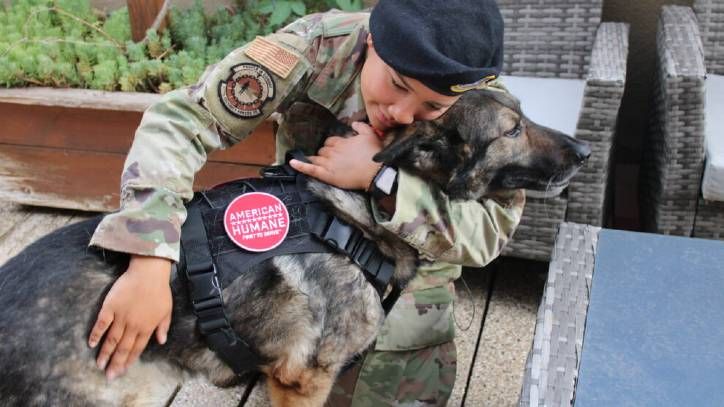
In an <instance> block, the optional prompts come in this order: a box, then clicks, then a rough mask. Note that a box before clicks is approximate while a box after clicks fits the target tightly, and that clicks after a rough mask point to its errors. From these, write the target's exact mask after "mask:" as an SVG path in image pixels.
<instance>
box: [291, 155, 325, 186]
mask: <svg viewBox="0 0 724 407" xmlns="http://www.w3.org/2000/svg"><path fill="white" fill-rule="evenodd" d="M308 158H309V161H311V164H310V163H304V162H301V161H299V160H290V161H289V165H291V166H292V168H294V169H295V170H297V171H299V172H301V173H302V174H304V175H308V176H310V177H312V178H316V179H318V180H320V181H324V180H325V178H326V177H327V176H328V174H329V173H328V171H327V170H326V169H325V168H324V167H322V166H321V165H319V164H320V163H321V162H323V159H322V158H321V157H318V156H311V157H308Z"/></svg>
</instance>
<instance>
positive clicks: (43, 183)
mask: <svg viewBox="0 0 724 407" xmlns="http://www.w3.org/2000/svg"><path fill="white" fill-rule="evenodd" d="M361 6H362V4H361V2H360V1H359V0H354V1H351V0H305V1H302V0H262V1H255V0H242V1H239V2H238V4H237V7H236V8H233V9H231V8H222V9H219V10H218V11H216V12H215V13H211V14H205V13H204V9H203V6H202V4H201V1H199V0H197V1H196V3H195V5H194V6H193V7H191V8H189V9H185V10H179V9H174V8H171V9H170V13H169V14H170V15H169V17H170V18H169V24H168V28H167V29H166V30H164V31H162V32H160V33H157V32H156V31H155V30H153V29H150V30H148V31H147V32H146V36H145V38H144V39H143V40H142V41H139V42H133V41H132V40H131V25H130V22H129V13H128V8H126V7H124V8H121V9H118V10H115V11H113V12H111V13H110V14H107V15H106V14H105V13H102V12H100V11H98V10H95V9H93V8H92V7H91V5H90V2H89V0H17V1H13V2H11V3H10V4H9V5H6V6H4V7H3V6H2V4H0V117H1V118H2V119H0V122H1V123H2V125H1V126H0V196H1V197H2V199H4V200H12V201H15V202H20V203H24V204H32V205H43V206H53V207H63V208H73V209H83V210H110V209H113V208H115V207H117V205H118V185H119V182H120V173H121V169H122V165H123V160H124V158H125V154H126V152H127V150H128V148H129V146H130V143H131V140H132V137H133V133H134V130H135V128H136V127H137V126H138V123H139V122H140V119H141V115H142V112H143V111H144V110H145V108H146V107H147V106H148V105H150V104H151V103H153V102H154V101H155V100H157V99H158V98H160V94H162V93H164V92H167V91H170V90H172V89H176V88H178V87H181V86H185V85H188V84H192V83H194V82H195V81H196V80H197V79H198V77H199V76H200V74H201V73H202V71H203V69H204V68H205V67H206V66H207V65H208V64H211V63H214V62H216V61H218V60H220V59H221V58H222V57H224V56H225V55H226V54H227V53H228V52H230V51H231V50H233V49H234V48H236V47H238V46H240V45H242V44H244V43H246V42H248V41H250V40H251V39H253V38H254V37H255V36H257V35H263V34H265V33H268V32H271V31H273V30H275V29H277V28H279V27H281V26H282V25H283V24H286V23H287V22H289V21H291V20H293V19H294V18H297V17H298V16H300V15H304V14H306V13H308V12H313V11H320V10H324V9H327V8H330V7H337V8H344V9H360V8H361ZM273 146H274V141H273V136H272V125H271V123H266V124H265V125H264V126H262V128H260V129H259V130H257V131H256V132H254V134H252V135H251V136H250V137H249V138H247V139H246V140H245V141H244V142H242V143H241V144H240V145H238V146H236V147H234V148H232V149H229V150H227V151H221V152H217V153H216V154H213V155H212V156H211V157H210V159H209V163H208V164H207V166H206V167H205V169H204V170H203V171H202V172H201V173H200V174H199V175H198V177H197V180H196V187H197V188H203V187H208V186H211V185H215V184H217V183H219V182H221V181H224V180H228V179H230V178H235V177H246V176H254V175H256V174H257V173H258V169H259V167H260V166H262V165H266V164H269V163H270V162H272V161H273V157H274V147H273Z"/></svg>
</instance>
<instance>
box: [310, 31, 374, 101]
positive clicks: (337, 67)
mask: <svg viewBox="0 0 724 407" xmlns="http://www.w3.org/2000/svg"><path fill="white" fill-rule="evenodd" d="M367 33H368V30H367V27H366V26H365V25H362V24H361V25H360V26H359V27H357V28H356V29H355V30H354V31H352V32H351V33H350V34H349V36H348V37H347V39H346V40H344V42H342V43H341V45H339V46H338V47H336V49H335V51H334V55H332V57H331V58H330V59H329V61H327V63H326V64H325V65H324V67H323V68H322V70H321V71H320V72H319V75H318V76H317V78H316V79H315V80H314V82H312V84H311V85H310V87H309V90H308V91H307V96H309V98H310V99H311V100H313V101H314V102H316V103H319V104H320V105H322V106H324V107H325V108H327V109H331V108H332V106H333V105H334V104H335V103H336V102H337V100H338V99H339V97H340V95H342V93H343V92H344V91H345V90H346V89H347V88H348V87H349V86H350V84H351V83H352V82H353V81H354V80H356V79H357V77H358V75H359V72H360V70H361V69H362V65H363V64H364V60H365V53H366V50H367V45H366V39H367Z"/></svg>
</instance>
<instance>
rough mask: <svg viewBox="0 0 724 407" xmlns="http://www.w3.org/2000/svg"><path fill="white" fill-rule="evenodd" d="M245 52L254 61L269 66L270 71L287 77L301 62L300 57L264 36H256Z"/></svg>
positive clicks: (284, 77) (283, 77)
mask: <svg viewBox="0 0 724 407" xmlns="http://www.w3.org/2000/svg"><path fill="white" fill-rule="evenodd" d="M244 53H245V54H246V55H247V56H248V57H249V58H251V59H253V60H254V61H256V62H258V63H260V64H261V65H263V66H265V67H266V68H269V70H270V71H272V72H274V73H275V74H277V75H279V76H280V77H281V78H282V79H286V77H287V76H289V73H290V72H292V70H293V69H294V67H295V66H296V65H297V63H298V62H299V57H298V56H297V55H295V54H294V53H293V52H291V51H288V50H286V49H284V47H282V46H280V45H278V44H275V43H273V42H271V41H269V40H267V39H265V38H264V37H256V38H255V39H254V41H252V42H251V43H249V46H248V47H247V48H246V49H244Z"/></svg>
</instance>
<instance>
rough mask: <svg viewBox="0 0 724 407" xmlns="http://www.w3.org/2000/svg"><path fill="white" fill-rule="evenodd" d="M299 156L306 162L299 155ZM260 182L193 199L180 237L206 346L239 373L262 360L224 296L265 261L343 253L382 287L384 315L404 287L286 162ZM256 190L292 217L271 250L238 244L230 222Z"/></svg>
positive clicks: (181, 271) (181, 272) (182, 265)
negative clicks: (234, 323)
mask: <svg viewBox="0 0 724 407" xmlns="http://www.w3.org/2000/svg"><path fill="white" fill-rule="evenodd" d="M295 158H298V159H304V158H303V157H300V156H298V155H297V156H295ZM262 176H263V177H262V178H250V179H242V180H236V181H232V182H229V183H226V184H223V185H221V186H218V187H216V188H213V189H211V190H208V191H204V192H199V193H197V194H195V196H194V198H193V199H192V200H191V202H190V203H189V205H188V206H187V210H188V217H187V219H186V222H185V223H184V225H183V227H182V233H181V261H180V262H179V264H178V266H177V273H178V276H180V277H182V278H185V279H186V281H187V285H188V290H189V297H190V299H191V306H192V308H193V311H194V314H195V315H196V317H197V318H198V319H197V325H198V328H199V331H200V332H201V334H202V335H203V336H204V337H205V339H206V341H207V344H208V346H209V348H211V349H212V350H213V351H214V352H216V354H217V355H218V356H219V357H220V358H221V359H222V360H223V361H224V362H225V363H226V364H228V365H229V366H230V367H231V368H232V370H233V371H234V372H235V373H236V374H243V373H246V372H249V371H253V370H256V368H257V367H258V366H260V365H261V364H262V363H264V360H263V359H262V358H261V357H260V356H259V354H258V353H257V352H256V351H255V350H254V349H251V348H250V346H249V345H248V344H247V343H246V342H245V341H244V340H243V338H240V337H239V336H238V335H237V334H236V333H235V332H234V330H233V329H232V328H231V325H230V324H229V320H228V318H227V316H226V314H225V312H224V304H223V300H222V296H221V292H222V291H223V288H224V287H227V286H228V285H229V284H231V283H232V282H233V281H234V280H235V279H237V278H239V277H242V276H243V275H244V273H245V272H246V271H248V270H249V269H250V268H251V267H253V266H254V265H256V264H259V263H260V262H262V261H264V260H267V259H270V258H272V257H274V256H279V255H284V254H293V253H342V254H345V255H347V256H348V257H349V258H350V259H351V260H352V261H353V262H354V263H355V264H357V265H358V266H360V268H361V269H362V270H363V271H364V274H365V277H366V278H367V280H368V282H369V283H370V284H372V286H373V287H374V288H375V290H377V293H378V294H379V296H380V300H381V302H382V307H383V309H384V310H385V314H386V313H388V312H389V311H390V309H391V308H392V306H393V305H394V302H395V301H396V300H397V298H398V297H399V295H400V292H401V289H400V288H399V287H392V289H391V290H390V292H389V294H388V295H387V297H384V295H385V291H386V290H387V288H388V284H389V282H390V279H391V277H392V274H393V272H394V267H395V266H394V263H393V262H392V261H391V260H390V259H388V258H386V257H384V256H383V255H382V253H380V251H379V249H378V248H377V246H376V244H375V243H374V242H372V241H371V240H369V239H367V238H365V237H364V235H363V234H362V232H361V231H360V230H358V229H356V228H354V227H353V226H351V225H349V224H347V223H346V222H344V221H342V220H341V219H339V218H337V217H336V216H334V215H333V214H332V213H330V212H329V211H328V210H327V209H326V208H325V207H324V203H323V202H322V201H321V200H320V199H319V198H318V197H316V196H315V195H314V194H312V193H311V192H309V191H308V190H307V189H306V186H305V185H306V177H304V176H303V175H301V174H299V173H297V172H296V171H295V170H293V169H292V168H291V167H289V166H288V165H281V166H274V167H267V168H265V169H264V170H262ZM253 192H257V193H258V192H262V193H265V194H270V195H272V196H274V197H276V198H278V199H279V201H281V202H282V203H283V205H284V206H285V208H286V212H287V213H288V219H286V220H285V222H288V225H285V226H288V230H287V231H286V237H285V238H284V240H283V241H282V242H281V243H280V244H278V245H276V247H273V248H271V249H269V250H267V251H251V250H245V249H244V248H242V247H240V246H239V244H238V243H235V242H234V241H233V239H232V237H231V233H229V232H228V230H227V229H228V222H227V223H226V224H225V222H224V219H225V218H226V216H225V215H226V213H225V212H227V208H228V207H229V205H230V204H232V203H233V201H234V200H235V199H236V198H237V197H240V196H244V195H245V194H249V193H253Z"/></svg>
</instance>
